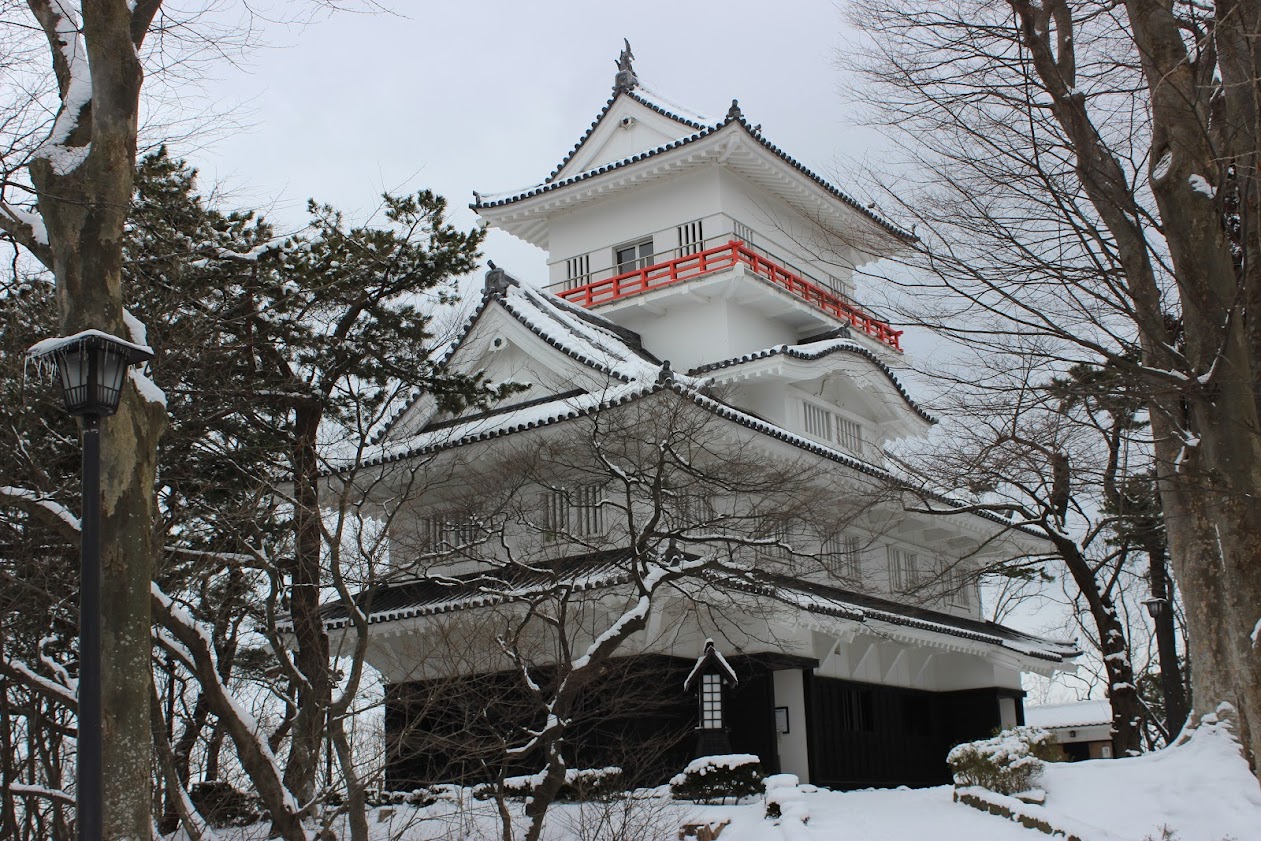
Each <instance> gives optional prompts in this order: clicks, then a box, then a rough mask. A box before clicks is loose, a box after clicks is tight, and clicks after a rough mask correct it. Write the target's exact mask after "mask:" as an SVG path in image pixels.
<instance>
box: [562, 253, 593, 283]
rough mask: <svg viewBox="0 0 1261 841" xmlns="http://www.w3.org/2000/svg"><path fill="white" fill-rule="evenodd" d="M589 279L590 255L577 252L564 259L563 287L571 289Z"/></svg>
mask: <svg viewBox="0 0 1261 841" xmlns="http://www.w3.org/2000/svg"><path fill="white" fill-rule="evenodd" d="M590 280H591V255H590V254H579V255H578V256H577V257H570V258H569V259H568V260H566V261H565V288H566V289H573V288H574V287H575V286H582V285H583V284H584V283H588V282H589V281H590Z"/></svg>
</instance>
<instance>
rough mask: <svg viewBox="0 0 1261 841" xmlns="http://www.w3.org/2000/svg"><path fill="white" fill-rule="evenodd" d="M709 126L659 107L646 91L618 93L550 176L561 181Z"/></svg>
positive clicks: (550, 179) (679, 138) (551, 178)
mask: <svg viewBox="0 0 1261 841" xmlns="http://www.w3.org/2000/svg"><path fill="white" fill-rule="evenodd" d="M708 127H709V126H708V125H706V124H704V123H701V122H698V121H695V120H690V119H687V118H685V117H682V116H680V115H677V114H674V113H673V112H670V111H667V110H665V109H664V108H661V107H660V106H655V105H654V104H653V103H652V101H651V100H650V99H648V98H647V97H645V96H644V95H643V93H642V92H639V91H636V90H631V91H615V92H614V94H613V98H612V99H610V100H609V101H608V104H606V105H605V107H604V110H603V111H601V112H600V115H599V116H598V117H596V119H595V122H593V123H592V124H591V128H590V129H589V130H588V131H587V133H586V134H585V135H584V136H583V138H582V139H581V140H579V141H578V145H577V146H575V147H574V149H573V151H572V152H570V153H569V155H568V156H567V157H566V158H565V160H564V161H562V162H561V164H560V165H559V166H558V167H557V168H556V169H555V170H554V171H553V172H552V174H551V175H549V176H548V178H547V181H548V182H549V183H550V182H553V181H560V180H564V179H566V178H570V177H572V176H574V175H578V174H579V173H582V172H587V171H588V170H592V169H596V168H597V167H601V166H604V165H606V164H611V163H617V162H618V161H623V160H626V159H627V158H630V157H633V156H635V155H638V154H640V153H642V152H644V151H646V150H649V149H656V148H659V147H661V146H665V145H667V144H669V143H673V142H674V141H676V140H682V139H683V138H685V137H691V136H692V135H694V134H696V133H697V132H700V131H703V130H704V129H706V128H708Z"/></svg>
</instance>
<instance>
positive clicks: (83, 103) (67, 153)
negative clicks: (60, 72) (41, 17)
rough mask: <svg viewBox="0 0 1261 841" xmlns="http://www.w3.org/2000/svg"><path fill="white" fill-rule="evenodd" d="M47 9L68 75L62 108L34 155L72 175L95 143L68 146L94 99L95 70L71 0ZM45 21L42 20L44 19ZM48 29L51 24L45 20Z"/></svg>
mask: <svg viewBox="0 0 1261 841" xmlns="http://www.w3.org/2000/svg"><path fill="white" fill-rule="evenodd" d="M47 10H48V13H49V14H50V15H51V17H52V21H51V29H52V31H51V32H49V33H48V36H49V41H50V42H52V46H53V49H54V50H56V51H57V54H58V55H57V57H58V58H60V60H61V61H60V62H59V63H60V64H61V65H62V66H63V67H64V68H65V73H66V79H65V82H64V91H65V92H64V93H63V94H62V97H61V110H60V111H59V112H58V113H57V119H56V120H55V121H54V122H53V130H52V132H51V133H50V134H49V135H48V139H47V140H45V141H44V144H43V145H42V146H40V147H39V149H37V150H36V151H35V157H37V158H44V159H46V160H47V161H48V162H49V163H50V164H51V165H52V168H53V172H54V173H56V174H57V175H69V174H70V173H72V172H74V171H75V170H76V169H78V168H79V166H80V165H81V164H82V163H83V162H84V161H85V160H87V157H88V154H89V153H90V152H91V151H92V144H91V143H88V144H87V145H84V146H67V145H66V143H67V141H69V140H70V136H71V135H72V134H74V130H75V129H76V128H78V127H79V116H80V114H82V113H83V109H84V108H86V107H87V105H88V103H89V102H91V101H92V70H91V67H90V66H89V64H88V51H87V45H86V44H85V43H84V41H83V38H82V37H81V36H80V32H81V31H82V28H83V27H82V24H81V23H80V20H79V10H78V9H77V8H76V6H75V4H74V3H72V2H70V0H48V4H47ZM41 22H43V21H41ZM44 26H45V29H46V30H47V29H48V28H49V24H48V23H44Z"/></svg>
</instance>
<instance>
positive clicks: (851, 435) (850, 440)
mask: <svg viewBox="0 0 1261 841" xmlns="http://www.w3.org/2000/svg"><path fill="white" fill-rule="evenodd" d="M836 443H838V444H840V445H841V446H842V447H843V448H845V449H846V450H849V451H850V452H851V453H854V454H855V455H861V454H862V451H863V428H862V427H861V426H859V425H858V424H857V423H855V422H854V421H852V420H849V419H848V418H842V417H837V419H836Z"/></svg>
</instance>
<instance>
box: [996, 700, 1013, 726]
mask: <svg viewBox="0 0 1261 841" xmlns="http://www.w3.org/2000/svg"><path fill="white" fill-rule="evenodd" d="M998 721H999V726H1000V727H1002V728H1003V729H1004V730H1010V729H1011V728H1013V727H1015V726H1016V699H1015V698H999V699H998Z"/></svg>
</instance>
